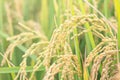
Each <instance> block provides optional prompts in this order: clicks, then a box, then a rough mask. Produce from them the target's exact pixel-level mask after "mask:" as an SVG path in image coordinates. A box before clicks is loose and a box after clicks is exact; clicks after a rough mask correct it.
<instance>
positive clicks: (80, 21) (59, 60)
mask: <svg viewBox="0 0 120 80" xmlns="http://www.w3.org/2000/svg"><path fill="white" fill-rule="evenodd" d="M84 24H89V26H90V28H87V29H86V28H85V27H84ZM24 27H25V26H24ZM74 28H77V29H81V32H79V33H78V34H76V35H74V36H72V37H71V33H73V30H74ZM26 29H28V28H27V27H26ZM89 31H91V32H92V33H93V35H94V37H95V38H98V39H100V40H101V42H99V43H98V42H97V41H96V42H97V43H96V44H97V46H96V47H95V48H94V49H93V50H92V51H91V52H90V53H89V55H88V56H87V58H86V59H85V61H83V63H84V64H85V67H86V68H87V67H89V65H91V64H92V67H91V73H90V77H89V80H97V77H98V73H100V75H101V78H100V80H109V79H111V80H112V78H111V73H113V68H114V67H115V66H113V65H112V64H117V63H116V62H117V58H116V55H117V53H118V50H117V48H116V46H117V40H116V37H115V36H114V34H113V33H112V30H111V28H110V27H109V25H107V24H106V23H105V22H104V20H103V19H99V18H98V17H97V16H96V15H94V14H93V15H83V16H78V15H76V16H71V18H70V19H68V20H65V22H64V23H63V24H61V25H60V27H58V28H56V29H55V30H54V31H53V34H52V37H51V39H50V41H48V40H47V39H46V37H45V36H44V35H40V34H38V33H36V32H35V31H32V30H29V32H26V33H21V34H19V35H17V36H14V37H12V38H10V40H14V42H13V43H12V44H10V46H9V47H8V49H7V51H6V53H5V56H6V57H8V56H9V55H12V53H13V49H14V47H15V46H17V45H18V44H23V43H25V42H26V41H28V40H30V39H34V38H39V39H40V41H38V42H37V43H33V44H32V45H31V46H30V47H29V48H28V49H27V51H26V52H25V54H24V55H23V61H22V62H21V64H20V66H21V68H20V71H19V72H18V74H17V76H16V78H15V80H17V79H18V78H19V77H20V80H27V79H28V80H33V78H34V76H33V75H34V74H35V72H36V71H37V70H38V69H39V67H41V66H44V67H45V69H46V73H45V75H44V78H43V80H54V79H55V78H56V76H59V79H61V80H74V78H75V77H74V76H75V75H77V76H78V77H81V76H82V74H81V73H82V70H80V65H79V62H78V58H77V56H76V55H74V54H73V51H72V49H71V47H70V42H69V39H72V38H74V37H75V36H78V37H80V35H82V34H84V33H87V32H89ZM31 55H35V56H36V57H37V58H36V60H35V61H36V62H35V64H34V67H33V69H34V71H33V72H32V74H31V77H28V78H27V73H26V71H25V69H26V66H27V58H28V57H29V56H31ZM4 63H5V60H3V61H2V65H3V64H4ZM100 67H101V69H102V70H101V72H99V69H100ZM116 71H119V70H116ZM115 74H116V73H115ZM117 74H118V72H117Z"/></svg>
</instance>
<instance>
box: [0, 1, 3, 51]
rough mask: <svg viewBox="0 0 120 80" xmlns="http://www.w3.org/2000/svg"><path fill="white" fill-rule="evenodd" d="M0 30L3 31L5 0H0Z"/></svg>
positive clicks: (0, 45) (1, 45)
mask: <svg viewBox="0 0 120 80" xmlns="http://www.w3.org/2000/svg"><path fill="white" fill-rule="evenodd" d="M0 31H3V0H0ZM0 47H1V48H0V50H1V51H2V52H3V51H4V50H3V48H4V45H3V39H2V43H1V44H0Z"/></svg>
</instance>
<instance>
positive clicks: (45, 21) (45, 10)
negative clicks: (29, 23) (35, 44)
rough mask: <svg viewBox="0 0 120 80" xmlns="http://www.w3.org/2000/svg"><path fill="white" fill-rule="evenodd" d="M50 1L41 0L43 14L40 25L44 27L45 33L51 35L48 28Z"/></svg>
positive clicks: (41, 14) (41, 13)
mask: <svg viewBox="0 0 120 80" xmlns="http://www.w3.org/2000/svg"><path fill="white" fill-rule="evenodd" d="M48 14H49V13H48V1H47V0H41V12H40V24H41V25H42V29H43V30H44V33H45V34H46V35H47V36H48V35H49V33H48V32H49V27H48Z"/></svg>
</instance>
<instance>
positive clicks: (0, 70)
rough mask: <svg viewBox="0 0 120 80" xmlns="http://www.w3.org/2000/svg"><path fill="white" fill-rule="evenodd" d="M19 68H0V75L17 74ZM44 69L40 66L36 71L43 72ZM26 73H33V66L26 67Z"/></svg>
mask: <svg viewBox="0 0 120 80" xmlns="http://www.w3.org/2000/svg"><path fill="white" fill-rule="evenodd" d="M19 70H20V67H3V68H2V67H0V74H5V73H17V72H19ZM43 70H45V68H44V67H43V66H41V67H40V68H39V69H38V70H37V71H43ZM26 72H33V66H27V67H26Z"/></svg>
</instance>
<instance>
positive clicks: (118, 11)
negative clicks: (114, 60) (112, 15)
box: [114, 0, 120, 63]
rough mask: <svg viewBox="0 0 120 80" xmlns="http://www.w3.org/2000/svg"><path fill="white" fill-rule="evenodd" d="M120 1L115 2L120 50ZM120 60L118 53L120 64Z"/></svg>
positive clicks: (119, 47)
mask: <svg viewBox="0 0 120 80" xmlns="http://www.w3.org/2000/svg"><path fill="white" fill-rule="evenodd" d="M119 4H120V0H114V6H115V12H116V18H117V22H118V29H117V30H118V33H117V39H118V49H120V5H119ZM119 59H120V53H119V52H118V63H119V62H120V61H119Z"/></svg>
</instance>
